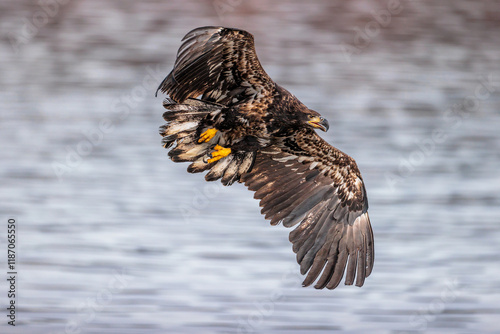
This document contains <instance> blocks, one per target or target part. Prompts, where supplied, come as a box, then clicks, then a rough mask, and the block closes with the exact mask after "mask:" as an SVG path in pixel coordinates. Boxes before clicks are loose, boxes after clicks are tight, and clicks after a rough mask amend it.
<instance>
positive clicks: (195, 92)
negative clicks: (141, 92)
mask: <svg viewBox="0 0 500 334" xmlns="http://www.w3.org/2000/svg"><path fill="white" fill-rule="evenodd" d="M274 86H275V84H274V83H273V81H272V80H271V79H270V78H269V76H268V75H267V74H266V72H265V71H264V69H263V68H262V66H261V64H260V62H259V59H258V58H257V54H256V52H255V46H254V40H253V36H252V35H251V34H250V33H248V32H246V31H243V30H237V29H229V28H223V27H202V28H197V29H194V30H192V31H191V32H189V33H188V34H187V35H186V36H185V37H184V39H183V44H182V45H181V47H180V49H179V51H178V54H177V60H176V62H175V65H174V69H173V70H172V72H170V74H169V75H168V76H167V77H166V78H165V79H164V80H163V82H162V83H161V84H160V86H159V87H158V90H161V91H162V92H164V93H168V94H169V96H170V97H171V98H172V99H173V100H175V101H177V102H179V103H182V102H184V101H185V100H186V99H187V98H189V97H193V98H195V97H198V96H200V95H202V96H203V97H202V98H203V100H207V101H212V102H217V103H221V104H224V105H229V104H235V103H238V102H241V101H243V100H246V99H248V98H249V97H255V96H257V95H259V96H260V97H262V96H270V95H271V94H272V91H273V89H274Z"/></svg>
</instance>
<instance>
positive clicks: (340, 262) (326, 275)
mask: <svg viewBox="0 0 500 334" xmlns="http://www.w3.org/2000/svg"><path fill="white" fill-rule="evenodd" d="M158 90H161V91H162V92H164V93H167V94H168V95H169V97H170V98H167V99H166V100H165V101H164V107H165V108H166V109H167V110H168V111H167V112H165V114H164V118H165V120H166V121H167V124H166V125H164V126H162V127H161V128H160V133H161V134H162V136H163V137H164V138H163V144H164V147H165V148H170V147H171V146H173V145H175V147H174V148H172V149H171V150H170V152H169V156H170V157H171V159H172V160H173V161H175V162H180V161H189V162H191V165H190V166H189V167H188V171H189V172H191V173H197V172H202V171H208V173H207V174H206V176H205V178H206V180H207V181H214V180H218V179H221V181H222V183H223V184H224V185H230V184H232V183H233V182H235V181H238V182H242V183H244V184H245V185H246V186H247V187H248V189H249V190H251V191H255V196H254V197H255V198H256V199H260V206H261V207H262V214H265V218H266V219H270V220H271V224H272V225H276V224H279V223H283V225H284V226H285V227H291V226H295V225H297V227H296V228H295V229H294V230H293V231H292V232H291V233H290V241H291V242H292V244H293V251H294V252H295V253H297V262H298V263H299V264H300V271H301V273H302V274H303V275H304V274H306V273H307V276H306V278H305V280H304V282H303V285H304V286H308V285H311V284H312V283H314V282H315V281H316V284H315V288H318V289H321V288H324V287H326V288H328V289H334V288H335V287H337V286H338V284H339V283H340V281H341V279H342V277H343V275H344V272H345V273H346V278H345V284H348V285H351V284H353V283H355V284H356V285H357V286H362V285H363V283H364V280H365V278H366V277H368V276H369V275H370V273H371V271H372V268H373V260H374V243H373V232H372V228H371V225H370V219H369V217H368V212H367V210H368V201H367V198H366V190H365V186H364V183H363V179H362V178H361V174H360V172H359V170H358V167H357V165H356V162H355V161H354V159H352V158H351V157H350V156H348V155H346V154H344V153H342V152H341V151H339V150H338V149H336V148H334V147H332V146H331V145H329V144H328V143H327V142H325V141H324V140H323V139H322V138H321V137H319V136H318V135H317V134H316V132H315V129H316V128H319V129H321V130H324V131H326V130H327V129H328V122H327V121H326V120H325V119H324V118H322V117H321V116H320V115H319V114H318V113H317V112H315V111H313V110H310V109H308V108H307V107H306V106H305V105H304V104H302V103H301V102H300V101H299V100H298V99H297V98H296V97H295V96H294V95H292V94H291V93H290V92H288V91H287V90H285V89H284V88H282V87H280V86H279V85H277V84H276V83H274V82H273V81H272V80H271V78H269V76H268V75H267V74H266V72H265V71H264V69H263V68H262V66H261V65H260V62H259V60H258V58H257V54H256V53H255V47H254V42H253V36H252V35H251V34H250V33H248V32H246V31H242V30H237V29H229V28H223V27H202V28H197V29H194V30H192V31H191V32H189V33H188V34H187V35H186V36H185V37H184V39H183V44H182V45H181V47H180V49H179V51H178V54H177V60H176V62H175V65H174V69H173V70H172V72H170V74H169V75H168V76H167V77H166V78H165V79H164V80H163V82H162V83H161V84H160V87H159V88H158ZM197 98H199V99H197ZM318 277H319V279H318Z"/></svg>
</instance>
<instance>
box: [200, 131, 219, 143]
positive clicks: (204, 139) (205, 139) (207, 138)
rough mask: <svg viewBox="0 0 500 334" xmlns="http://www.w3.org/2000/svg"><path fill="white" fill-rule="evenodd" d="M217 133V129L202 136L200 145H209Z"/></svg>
mask: <svg viewBox="0 0 500 334" xmlns="http://www.w3.org/2000/svg"><path fill="white" fill-rule="evenodd" d="M216 133H217V129H208V130H207V131H205V132H203V133H202V134H201V135H200V139H198V143H208V142H209V141H210V140H211V139H212V138H213V137H214V136H215V134H216Z"/></svg>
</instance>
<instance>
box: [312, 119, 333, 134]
mask: <svg viewBox="0 0 500 334" xmlns="http://www.w3.org/2000/svg"><path fill="white" fill-rule="evenodd" d="M307 123H309V125H310V126H312V127H313V128H318V129H321V130H323V131H325V132H326V131H328V129H329V128H330V125H329V124H328V121H327V120H326V119H324V118H323V117H319V116H316V117H313V118H311V120H310V121H308V122H307Z"/></svg>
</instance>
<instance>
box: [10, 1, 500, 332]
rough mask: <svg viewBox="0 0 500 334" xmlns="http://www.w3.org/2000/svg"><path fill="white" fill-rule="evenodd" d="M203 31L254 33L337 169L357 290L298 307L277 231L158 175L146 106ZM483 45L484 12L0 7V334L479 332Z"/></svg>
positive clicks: (194, 185)
mask: <svg viewBox="0 0 500 334" xmlns="http://www.w3.org/2000/svg"><path fill="white" fill-rule="evenodd" d="M204 25H223V26H230V27H238V28H241V29H246V30H248V31H250V32H251V33H252V34H254V36H255V41H256V47H257V53H258V55H259V58H260V60H261V62H262V64H263V66H264V68H265V69H266V71H267V72H268V74H269V75H270V76H271V77H272V78H273V79H274V80H275V81H276V82H277V83H279V84H281V85H283V86H284V87H286V88H287V89H288V90H290V91H291V92H293V93H294V94H295V95H296V96H297V97H298V98H299V99H300V100H301V101H302V102H304V103H305V104H306V105H307V106H309V107H310V108H312V109H315V110H317V111H319V112H320V113H321V114H322V115H323V116H325V117H327V118H328V119H329V121H330V125H331V127H330V131H329V132H328V133H326V134H323V133H322V134H321V135H322V136H323V137H324V138H325V139H327V140H328V141H329V142H330V143H332V144H333V145H335V146H336V147H338V148H340V149H341V150H343V151H345V152H347V153H348V154H350V155H351V156H353V157H354V158H355V159H356V161H357V163H358V166H359V167H360V169H361V171H362V173H363V177H364V180H365V183H366V188H367V191H368V195H369V201H370V211H369V212H370V216H371V221H372V225H373V229H374V232H375V246H376V261H375V267H374V271H373V273H372V275H371V276H370V277H369V278H368V279H367V280H366V282H365V286H364V287H362V288H356V287H347V286H343V285H341V286H339V287H338V288H337V289H336V290H334V291H328V290H325V291H317V290H314V289H312V288H301V286H300V285H301V282H302V279H301V277H300V275H299V274H298V269H299V268H298V265H297V264H296V262H295V255H294V254H293V252H292V250H291V244H290V243H289V242H288V233H289V232H290V230H288V229H285V228H284V227H282V226H276V227H271V226H269V223H268V221H265V220H264V218H263V217H262V216H261V215H260V213H259V212H260V210H259V207H258V202H257V201H255V200H253V198H252V194H251V193H250V192H249V191H248V190H246V189H245V188H244V187H243V186H242V185H240V184H237V185H234V186H232V187H228V188H225V187H223V186H221V185H220V184H219V183H206V182H205V181H204V179H203V175H191V174H188V173H187V172H186V171H185V169H186V167H187V165H186V164H174V163H173V162H171V161H170V160H169V159H168V157H167V152H166V151H165V150H164V149H163V148H162V146H161V144H160V140H161V138H160V136H159V135H158V127H159V126H160V125H162V123H163V120H162V117H161V115H162V113H163V108H162V99H163V96H159V97H157V98H155V97H154V92H155V90H156V87H157V86H158V84H159V83H160V82H161V80H162V79H163V77H164V76H166V75H167V73H168V72H169V71H170V69H171V68H172V66H173V62H174V60H175V55H176V52H177V49H178V47H179V46H180V42H181V39H182V37H183V36H184V35H185V34H186V33H187V32H188V31H190V30H191V29H193V28H195V27H199V26H204ZM499 28H500V2H499V1H498V0H490V1H465V0H460V1H457V0H453V1H452V0H448V1H439V2H431V1H416V0H415V1H403V0H400V1H398V0H384V1H367V0H366V1H361V0H351V1H340V0H337V1H326V0H325V1H311V2H307V3H306V2H304V1H298V0H296V1H295V0H290V1H280V2H272V3H271V2H267V1H260V0H258V1H242V0H214V1H212V0H210V1H186V0H170V1H153V0H143V1H133V0H121V1H96V0H86V1H77V0H44V1H26V0H16V1H2V2H0V29H1V39H0V54H1V58H0V73H1V75H0V102H1V104H0V105H1V108H2V112H1V114H0V141H1V152H2V161H1V163H0V213H1V215H0V219H2V220H3V222H1V223H0V225H1V226H3V227H1V228H0V231H1V233H0V241H1V249H0V253H1V254H4V255H5V254H6V249H7V228H6V227H7V220H8V219H9V218H14V219H15V220H16V224H17V226H18V227H17V233H18V240H17V245H16V246H17V248H16V250H17V259H18V263H17V271H18V282H17V283H18V286H17V289H18V299H17V305H18V309H17V311H18V313H17V319H16V321H17V326H16V327H15V328H13V327H11V326H7V320H8V318H7V317H6V314H7V313H6V311H5V307H4V306H6V305H7V303H8V299H7V297H6V293H7V290H8V286H7V282H6V280H5V279H2V280H0V281H1V282H2V283H1V284H0V296H2V297H1V298H0V303H1V305H4V306H2V309H4V311H2V312H1V313H2V316H1V319H3V320H1V324H0V331H1V332H2V333H35V334H36V333H44V334H45V333H54V334H55V333H96V334H97V333H318V334H320V333H321V334H322V333H332V332H339V333H340V332H342V333H366V332H368V331H369V332H370V333H494V332H498V317H499V315H500V305H499V303H498V301H499V300H500V280H499V277H500V257H499V253H500V226H499V218H498V217H499V216H500V172H499V167H500V153H499V152H500V151H499V149H500V131H499V129H500V115H499V111H500V68H499V64H500V33H499ZM4 255H3V256H1V259H0V267H1V268H3V269H2V271H4V273H3V274H4V275H5V277H6V276H7V274H6V272H7V266H6V256H4ZM1 276H2V277H4V276H3V275H1Z"/></svg>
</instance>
